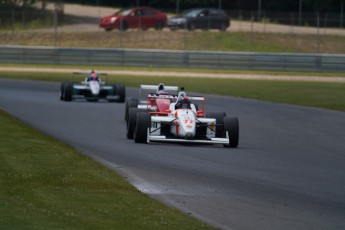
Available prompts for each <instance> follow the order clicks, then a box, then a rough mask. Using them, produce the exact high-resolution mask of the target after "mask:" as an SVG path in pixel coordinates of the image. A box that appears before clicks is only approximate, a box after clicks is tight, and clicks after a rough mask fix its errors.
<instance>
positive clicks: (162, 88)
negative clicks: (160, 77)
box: [157, 83, 168, 94]
mask: <svg viewBox="0 0 345 230" xmlns="http://www.w3.org/2000/svg"><path fill="white" fill-rule="evenodd" d="M157 93H158V94H167V93H168V92H167V91H166V90H165V87H164V84H163V83H159V85H158V89H157Z"/></svg>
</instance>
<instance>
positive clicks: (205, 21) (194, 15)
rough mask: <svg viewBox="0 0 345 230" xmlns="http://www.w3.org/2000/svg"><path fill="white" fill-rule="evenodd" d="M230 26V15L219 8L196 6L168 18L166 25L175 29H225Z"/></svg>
mask: <svg viewBox="0 0 345 230" xmlns="http://www.w3.org/2000/svg"><path fill="white" fill-rule="evenodd" d="M229 26H230V17H229V16H228V15H227V14H226V13H225V12H224V11H223V10H219V9H212V8H198V9H190V10H187V11H184V12H182V13H181V14H180V15H178V16H176V17H173V18H170V19H169V20H168V22H167V27H168V28H170V29H171V30H176V29H188V30H195V29H203V30H207V29H219V30H221V31H225V30H226V29H227V28H228V27H229Z"/></svg>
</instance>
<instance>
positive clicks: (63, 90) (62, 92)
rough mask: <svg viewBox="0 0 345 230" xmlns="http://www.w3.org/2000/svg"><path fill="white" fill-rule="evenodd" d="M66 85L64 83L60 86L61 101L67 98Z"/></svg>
mask: <svg viewBox="0 0 345 230" xmlns="http://www.w3.org/2000/svg"><path fill="white" fill-rule="evenodd" d="M65 85H66V82H62V83H61V85H60V100H64V98H65Z"/></svg>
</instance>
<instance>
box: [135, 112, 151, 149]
mask: <svg viewBox="0 0 345 230" xmlns="http://www.w3.org/2000/svg"><path fill="white" fill-rule="evenodd" d="M150 126H151V116H150V114H148V113H145V112H138V113H137V125H136V126H135V129H134V141H135V143H147V129H148V128H149V127H150Z"/></svg>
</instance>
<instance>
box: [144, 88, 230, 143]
mask: <svg viewBox="0 0 345 230" xmlns="http://www.w3.org/2000/svg"><path fill="white" fill-rule="evenodd" d="M180 96H181V97H180ZM185 96H186V95H185V93H184V92H180V93H179V96H178V98H182V97H185ZM189 98H190V99H194V100H204V99H203V98H202V97H189ZM175 105H176V103H171V105H170V110H169V111H170V112H169V114H168V115H167V116H151V127H149V128H148V133H147V142H151V141H152V142H154V141H162V142H189V143H213V144H225V145H227V144H229V136H228V133H226V137H225V138H216V137H215V136H216V132H215V131H216V119H215V118H204V117H198V116H197V112H196V109H195V106H194V105H193V104H190V109H175ZM165 125H170V133H171V134H173V136H174V137H173V138H172V137H170V136H165V135H162V134H161V130H162V128H163V126H165ZM198 126H207V128H206V135H205V137H204V138H198V137H197V136H196V134H197V127H198Z"/></svg>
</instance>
